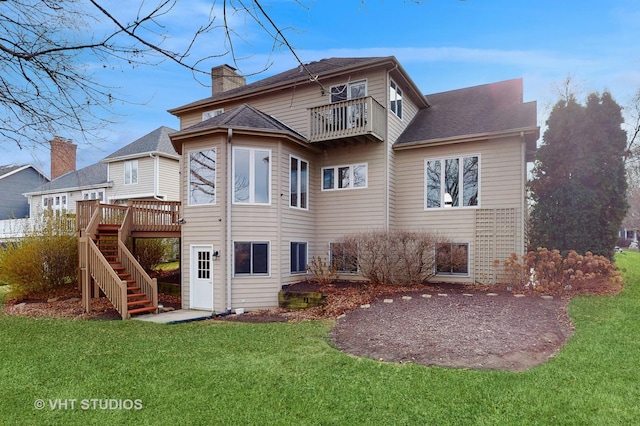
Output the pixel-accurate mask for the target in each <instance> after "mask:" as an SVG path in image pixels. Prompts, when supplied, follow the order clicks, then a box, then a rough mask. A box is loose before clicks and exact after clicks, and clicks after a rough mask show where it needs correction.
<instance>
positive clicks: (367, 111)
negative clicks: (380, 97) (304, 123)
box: [309, 96, 387, 143]
mask: <svg viewBox="0 0 640 426" xmlns="http://www.w3.org/2000/svg"><path fill="white" fill-rule="evenodd" d="M386 123H387V114H386V111H385V108H384V107H383V106H382V105H381V104H380V103H379V102H378V101H376V100H375V99H373V98H372V97H370V96H367V97H364V98H358V99H350V100H347V101H342V102H334V103H331V104H329V105H322V106H319V107H315V108H310V109H309V127H310V128H309V140H310V141H311V142H315V143H320V142H330V141H334V142H337V141H339V140H342V141H346V142H349V143H358V142H364V141H376V142H380V141H383V140H384V137H385V134H386Z"/></svg>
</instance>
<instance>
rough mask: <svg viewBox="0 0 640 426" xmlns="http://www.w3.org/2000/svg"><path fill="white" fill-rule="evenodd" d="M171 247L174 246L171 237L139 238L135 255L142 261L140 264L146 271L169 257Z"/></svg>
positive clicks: (139, 261)
mask: <svg viewBox="0 0 640 426" xmlns="http://www.w3.org/2000/svg"><path fill="white" fill-rule="evenodd" d="M171 249H172V246H171V243H170V242H169V239H163V238H139V239H137V240H136V243H135V250H134V251H133V255H134V256H135V258H136V260H137V261H138V263H140V266H142V268H143V269H144V270H145V271H147V272H150V271H152V270H153V269H154V268H155V267H157V266H158V265H160V264H161V263H163V262H164V261H165V260H166V259H167V257H168V256H169V255H170V253H171Z"/></svg>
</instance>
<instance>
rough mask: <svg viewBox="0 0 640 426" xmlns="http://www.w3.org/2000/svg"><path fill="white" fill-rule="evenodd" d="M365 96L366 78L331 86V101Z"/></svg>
mask: <svg viewBox="0 0 640 426" xmlns="http://www.w3.org/2000/svg"><path fill="white" fill-rule="evenodd" d="M365 96H367V82H366V80H362V81H355V82H352V83H344V84H338V85H336V86H331V103H335V102H342V101H346V100H348V99H357V98H364V97H365Z"/></svg>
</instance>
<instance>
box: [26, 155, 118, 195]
mask: <svg viewBox="0 0 640 426" xmlns="http://www.w3.org/2000/svg"><path fill="white" fill-rule="evenodd" d="M107 168H108V165H107V164H105V163H95V164H92V165H90V166H87V167H85V168H83V169H80V170H73V171H71V172H68V173H65V174H63V175H62V176H59V177H57V178H55V179H54V180H52V181H51V182H48V183H45V184H44V185H42V186H40V187H38V188H36V189H35V190H33V191H31V192H27V193H26V194H25V195H38V194H47V193H53V192H60V191H74V190H75V191H77V190H80V189H89V188H96V187H107V186H109V183H108V182H107Z"/></svg>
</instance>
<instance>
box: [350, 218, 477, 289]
mask: <svg viewBox="0 0 640 426" xmlns="http://www.w3.org/2000/svg"><path fill="white" fill-rule="evenodd" d="M344 242H345V246H346V247H351V250H353V252H354V253H353V255H354V257H355V258H357V263H358V271H359V272H360V273H361V274H362V276H363V277H364V278H366V279H368V280H369V281H370V282H371V283H372V284H388V285H410V284H418V283H425V282H427V281H428V280H429V279H430V278H432V277H433V276H435V274H436V261H437V259H436V256H435V253H436V251H437V248H438V247H439V246H441V245H442V244H444V243H446V242H447V240H446V239H445V238H443V237H441V236H439V235H438V234H436V233H433V232H428V231H369V232H363V233H359V234H354V235H351V236H348V237H347V238H345V239H344ZM465 260H466V259H465Z"/></svg>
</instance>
